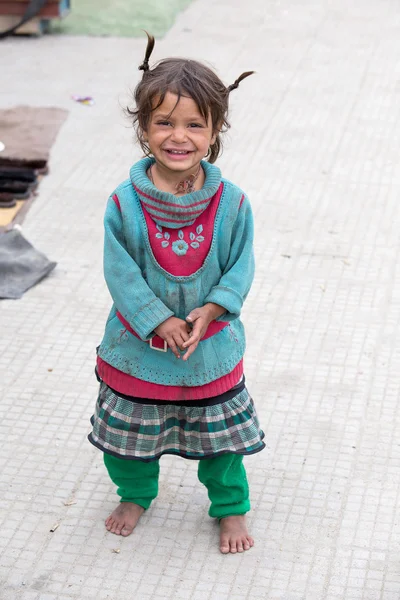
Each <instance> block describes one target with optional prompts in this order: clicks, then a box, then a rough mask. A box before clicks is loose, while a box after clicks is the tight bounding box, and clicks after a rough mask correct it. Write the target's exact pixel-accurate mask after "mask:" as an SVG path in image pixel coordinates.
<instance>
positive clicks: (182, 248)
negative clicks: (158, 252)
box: [156, 225, 204, 256]
mask: <svg viewBox="0 0 400 600" xmlns="http://www.w3.org/2000/svg"><path fill="white" fill-rule="evenodd" d="M156 227H157V230H158V233H156V238H157V239H158V240H162V242H161V246H162V248H168V246H169V242H170V240H171V235H170V234H169V233H168V232H167V231H165V232H163V230H162V227H161V225H157V226H156ZM202 232H203V225H198V226H197V227H196V233H193V232H190V233H189V239H190V246H191V247H192V248H193V249H194V250H197V248H200V244H201V243H202V242H204V236H202V235H201V233H202ZM171 247H172V250H173V252H175V254H177V255H178V256H184V255H185V254H186V253H187V251H188V249H189V244H188V243H187V242H186V241H185V234H184V233H183V231H182V229H180V230H179V231H178V239H177V240H176V241H175V242H172V244H171Z"/></svg>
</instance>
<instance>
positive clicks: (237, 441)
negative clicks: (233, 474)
mask: <svg viewBox="0 0 400 600" xmlns="http://www.w3.org/2000/svg"><path fill="white" fill-rule="evenodd" d="M138 400H140V399H138ZM91 423H92V425H93V430H92V432H91V433H90V434H89V436H88V439H89V441H90V442H91V443H92V444H94V445H95V446H96V447H97V448H100V450H102V451H103V452H106V453H107V454H111V455H113V456H117V457H119V458H126V459H138V460H142V461H146V462H147V461H152V460H157V459H159V458H160V457H161V456H162V455H163V454H175V455H178V456H182V457H183V458H191V459H202V458H211V457H214V456H218V455H220V454H226V453H233V454H243V455H247V454H254V453H256V452H259V451H260V450H262V449H263V448H264V447H265V444H264V442H263V441H262V440H263V438H264V433H263V431H262V430H261V429H260V425H259V422H258V418H257V414H256V410H255V407H254V404H253V400H252V399H251V396H250V394H249V393H248V391H247V389H246V387H243V389H241V391H239V392H238V393H237V394H235V395H234V396H233V397H231V398H229V399H228V400H227V401H226V402H220V403H217V404H209V405H207V406H193V405H192V406H191V405H190V404H189V403H188V402H187V403H185V405H182V404H179V403H178V402H174V403H157V404H151V403H148V402H146V403H141V402H140V401H139V402H136V401H134V400H131V399H127V397H123V396H121V395H119V394H118V392H115V391H114V390H112V389H111V388H109V387H108V386H107V385H106V384H105V383H104V382H101V384H100V391H99V396H98V399H97V403H96V410H95V414H94V415H93V416H92V418H91Z"/></svg>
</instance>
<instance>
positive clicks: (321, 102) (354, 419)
mask: <svg viewBox="0 0 400 600" xmlns="http://www.w3.org/2000/svg"><path fill="white" fill-rule="evenodd" d="M399 24H400V10H399V7H398V3H397V2H394V1H392V0H379V1H378V0H364V1H363V2H361V0H355V1H354V2H352V3H350V4H349V3H348V2H345V1H344V0H337V1H336V2H335V3H332V2H329V1H328V0H324V1H321V0H299V1H295V0H281V1H280V2H275V1H272V0H249V1H248V2H246V3H243V2H241V1H240V0H229V1H228V0H202V1H200V0H198V1H197V2H194V3H193V4H192V5H191V6H190V7H189V9H188V10H187V11H186V12H185V13H183V14H182V15H181V16H180V17H179V19H178V20H177V22H176V24H175V26H174V27H173V28H172V30H171V31H170V32H169V34H168V35H167V36H166V37H165V39H163V40H162V41H160V42H158V43H157V46H156V52H155V59H157V58H161V57H164V56H167V55H187V56H194V57H197V58H201V59H204V60H206V61H208V62H210V63H211V64H213V65H214V66H215V67H216V68H217V69H218V72H219V73H220V74H221V76H222V77H223V79H224V80H225V81H226V83H227V84H229V83H231V82H232V81H233V80H234V79H235V78H236V77H237V75H238V74H240V73H241V72H242V71H244V70H248V69H255V70H256V71H257V75H255V76H254V77H251V78H249V79H247V80H246V81H245V82H243V84H242V85H241V87H240V89H239V90H237V91H236V92H235V93H234V94H232V111H231V121H232V129H231V130H230V132H229V134H228V135H227V141H226V151H225V154H224V155H223V157H222V159H221V161H220V165H221V167H222V169H223V172H224V174H225V176H226V177H228V178H230V179H232V180H233V181H235V182H237V183H238V184H240V185H241V187H243V189H245V190H246V191H247V192H248V194H249V196H250V198H251V201H252V203H253V207H254V212H255V216H256V235H257V241H256V253H257V275H256V279H255V283H254V287H253V290H252V292H251V295H250V297H249V300H248V302H247V306H246V309H245V313H244V316H245V322H246V325H247V333H248V351H247V355H246V374H247V380H248V384H249V388H250V390H251V392H252V394H253V396H254V398H255V401H256V403H257V407H258V411H259V415H260V418H261V422H262V424H263V427H264V429H265V432H266V441H267V445H268V449H267V450H266V451H265V452H263V453H261V454H260V455H257V456H254V457H252V458H249V459H248V460H247V469H248V473H249V479H250V483H251V493H252V504H253V509H252V512H251V514H250V523H251V528H252V531H253V533H254V535H255V538H256V545H255V547H254V549H252V550H251V551H250V552H248V553H246V554H244V555H236V556H222V555H220V554H219V552H218V549H217V538H218V532H217V527H216V525H215V523H214V522H213V521H211V520H210V519H209V518H208V516H207V505H208V502H207V498H206V492H205V490H204V489H203V488H202V487H201V486H200V484H199V483H198V482H197V478H196V465H195V464H194V463H193V462H189V461H186V462H185V461H184V460H182V459H173V458H170V457H168V458H163V460H162V471H161V485H160V495H159V498H158V500H157V502H156V503H155V504H154V507H152V508H151V510H149V511H148V513H146V515H145V516H144V518H143V519H142V521H141V522H140V525H139V526H138V528H137V530H136V531H135V532H134V534H133V535H132V536H131V537H129V538H126V539H120V538H118V537H115V536H113V535H111V534H109V533H107V532H106V530H105V528H104V524H103V521H104V519H105V518H106V516H107V515H108V513H109V511H110V510H111V509H112V508H113V507H114V504H115V501H116V496H115V492H114V489H113V486H112V484H111V483H110V482H109V480H108V478H107V476H106V473H105V470H104V468H103V466H102V460H101V459H102V457H101V455H100V453H99V452H98V451H96V450H95V449H94V448H92V447H91V446H90V445H89V443H88V442H87V441H86V435H87V433H88V431H89V428H90V426H89V417H90V415H91V413H92V410H93V405H94V402H95V397H96V391H97V384H96V381H95V379H94V377H93V366H94V354H95V352H94V350H95V346H96V345H97V344H98V342H99V339H100V337H101V334H102V331H103V327H104V320H105V316H106V314H107V312H108V309H109V304H110V300H109V297H108V293H107V291H106V288H105V284H104V283H103V279H102V273H101V262H102V216H103V212H104V207H105V203H106V200H107V197H108V195H109V193H110V192H111V191H112V190H113V189H114V187H115V186H116V185H117V184H118V183H119V182H120V181H121V180H122V179H123V178H125V177H126V175H127V172H128V168H129V166H130V164H131V163H132V162H133V161H134V160H136V159H137V158H138V157H139V156H140V154H139V151H138V149H137V148H136V147H135V146H134V145H133V143H132V138H133V135H132V130H131V129H130V128H129V127H128V126H127V123H126V121H125V120H124V117H123V115H122V109H121V107H123V106H124V105H125V104H126V102H127V101H128V100H127V99H128V97H129V90H130V89H131V88H132V87H133V86H134V85H135V83H136V81H137V78H138V72H137V65H138V64H139V63H140V62H141V59H142V55H143V50H144V42H143V41H142V40H137V39H135V40H133V39H132V40H129V39H121V38H120V39H101V38H79V37H76V38H75V37H62V38H56V39H55V38H52V37H43V38H41V39H32V40H23V39H11V40H6V41H4V42H2V44H1V50H2V52H1V55H0V66H1V73H2V85H1V89H0V107H2V108H3V107H4V108H5V107H9V106H13V105H16V104H23V103H26V104H30V105H37V106H40V105H55V106H61V107H65V108H67V109H68V110H69V111H70V114H69V118H68V120H67V122H66V123H65V125H64V126H63V128H62V130H61V132H60V135H59V137H58V139H57V142H56V144H55V146H54V147H53V152H52V159H51V172H50V174H49V175H48V176H47V177H46V178H45V179H44V180H43V181H42V183H41V185H40V194H39V196H38V198H37V199H36V201H35V203H34V204H33V205H32V207H31V209H30V211H29V214H28V216H27V218H26V220H25V222H24V225H23V232H24V234H25V236H26V237H27V238H28V239H29V240H30V241H31V242H32V243H33V244H34V245H35V246H36V247H37V248H38V249H40V250H41V251H43V252H45V253H46V254H47V255H48V256H49V257H50V258H51V259H52V260H56V261H58V267H57V268H56V270H55V271H54V272H53V273H52V275H51V276H50V277H49V278H48V279H46V280H45V281H43V282H42V283H40V285H38V286H37V287H35V288H33V289H32V290H30V291H29V292H28V293H27V294H25V296H24V297H23V298H22V299H21V300H18V301H2V302H1V304H0V319H1V339H0V345H1V352H0V371H1V377H0V387H1V396H0V397H1V405H2V408H3V419H2V422H1V425H0V435H1V438H0V439H1V440H2V441H3V443H2V451H1V453H0V465H1V494H0V510H1V513H0V518H1V521H0V530H1V535H0V549H1V557H0V581H1V591H0V598H1V600H72V599H74V600H78V599H79V600H83V599H85V600H86V599H90V598H96V600H106V599H108V600H128V599H132V598H135V599H136V598H137V599H138V600H165V599H171V600H180V599H182V600H183V599H190V600H198V599H201V600H228V599H229V600H239V599H240V600H243V599H245V598H246V599H253V598H267V599H268V600H278V599H279V600H342V599H345V600H398V599H399V597H400V579H399V564H400V563H399V561H400V545H399V544H400V533H399V527H398V513H397V508H398V504H399V486H398V477H399V472H400V464H399V458H400V445H399V443H398V440H399V402H398V399H399V372H400V346H399V336H398V325H399V308H400V284H399V281H400V278H399V275H400V272H399V271H400V267H399V264H400V262H399V237H398V231H399V221H400V218H399V207H398V198H399V195H400V166H399V161H398V156H399V151H400V103H399V99H398V79H399V62H398V56H399V52H400V37H399V35H398V31H399ZM74 93H77V94H90V95H92V96H94V97H95V99H96V105H95V106H94V107H92V108H89V107H85V106H81V105H78V104H75V103H74V102H72V100H71V99H70V96H71V94H74ZM56 526H57V527H56ZM51 529H54V531H53V532H51Z"/></svg>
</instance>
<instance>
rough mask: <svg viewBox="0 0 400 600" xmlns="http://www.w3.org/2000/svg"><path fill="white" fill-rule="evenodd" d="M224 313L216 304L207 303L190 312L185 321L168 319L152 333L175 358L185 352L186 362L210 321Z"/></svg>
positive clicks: (173, 318)
mask: <svg viewBox="0 0 400 600" xmlns="http://www.w3.org/2000/svg"><path fill="white" fill-rule="evenodd" d="M224 312H225V309H224V308H222V307H221V306H219V305H218V304H213V303H208V304H205V305H204V306H202V307H201V308H195V309H194V310H192V311H191V312H190V313H189V314H188V316H187V317H186V321H184V320H183V319H179V318H178V317H170V318H169V319H167V320H166V321H164V322H163V323H161V325H159V326H158V327H156V329H155V330H154V331H155V332H156V334H157V335H158V336H160V338H162V339H163V340H165V341H166V342H167V344H168V347H169V348H170V349H171V350H172V352H173V353H174V354H175V356H176V358H181V354H180V351H182V352H183V351H185V350H186V352H185V353H184V355H183V357H182V358H183V360H184V361H186V360H188V358H189V357H190V356H191V355H192V354H193V352H194V351H195V350H196V348H197V346H198V344H199V342H200V340H201V338H202V337H203V336H204V335H205V333H206V331H207V328H208V326H209V324H210V323H211V321H213V320H214V319H216V318H217V317H219V316H220V315H222V314H223V313H224Z"/></svg>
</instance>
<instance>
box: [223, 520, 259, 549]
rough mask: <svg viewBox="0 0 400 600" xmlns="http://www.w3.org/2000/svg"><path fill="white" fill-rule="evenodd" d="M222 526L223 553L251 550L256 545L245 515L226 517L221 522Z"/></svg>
mask: <svg viewBox="0 0 400 600" xmlns="http://www.w3.org/2000/svg"><path fill="white" fill-rule="evenodd" d="M219 526H220V538H219V539H220V546H219V549H220V550H221V552H222V554H228V553H229V552H231V553H232V554H236V552H243V551H244V550H250V548H251V547H252V546H254V540H253V538H252V537H251V535H249V532H248V531H247V525H246V516H245V515H235V516H233V517H224V518H223V519H221V520H220V522H219Z"/></svg>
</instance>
